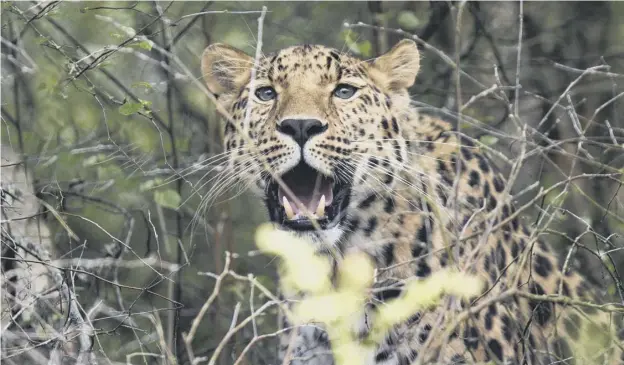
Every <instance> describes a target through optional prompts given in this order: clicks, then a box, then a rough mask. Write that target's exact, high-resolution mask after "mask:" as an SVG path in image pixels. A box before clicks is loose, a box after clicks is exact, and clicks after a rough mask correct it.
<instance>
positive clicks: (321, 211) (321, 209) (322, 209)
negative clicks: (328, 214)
mask: <svg viewBox="0 0 624 365" xmlns="http://www.w3.org/2000/svg"><path fill="white" fill-rule="evenodd" d="M315 213H316V216H317V217H318V218H322V217H324V216H325V195H321V199H319V203H318V206H317V207H316V212H315Z"/></svg>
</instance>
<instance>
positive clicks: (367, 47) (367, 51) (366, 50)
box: [358, 41, 373, 57]
mask: <svg viewBox="0 0 624 365" xmlns="http://www.w3.org/2000/svg"><path fill="white" fill-rule="evenodd" d="M358 48H359V49H360V53H361V54H362V56H364V57H370V56H371V55H372V54H373V45H372V44H371V42H369V41H364V42H360V43H359V44H358Z"/></svg>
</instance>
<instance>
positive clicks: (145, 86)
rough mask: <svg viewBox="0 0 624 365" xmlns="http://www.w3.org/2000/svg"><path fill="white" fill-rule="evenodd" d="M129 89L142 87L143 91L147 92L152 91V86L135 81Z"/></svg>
mask: <svg viewBox="0 0 624 365" xmlns="http://www.w3.org/2000/svg"><path fill="white" fill-rule="evenodd" d="M130 87H132V88H140V87H142V88H143V89H145V90H144V91H149V90H151V89H152V84H150V83H149V82H147V81H137V82H135V83H133V84H132V85H130Z"/></svg>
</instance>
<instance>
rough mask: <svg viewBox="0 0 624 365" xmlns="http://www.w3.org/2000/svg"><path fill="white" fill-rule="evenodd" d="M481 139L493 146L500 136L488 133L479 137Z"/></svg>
mask: <svg viewBox="0 0 624 365" xmlns="http://www.w3.org/2000/svg"><path fill="white" fill-rule="evenodd" d="M479 141H480V142H481V143H483V144H484V145H486V146H493V145H495V144H496V142H498V138H496V137H494V136H490V135H487V134H486V135H484V136H481V138H479Z"/></svg>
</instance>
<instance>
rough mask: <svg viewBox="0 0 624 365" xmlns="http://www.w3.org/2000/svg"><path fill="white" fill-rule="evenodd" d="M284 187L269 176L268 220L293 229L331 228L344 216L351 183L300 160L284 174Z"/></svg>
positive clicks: (282, 178) (267, 196) (267, 195)
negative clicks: (343, 181)
mask: <svg viewBox="0 0 624 365" xmlns="http://www.w3.org/2000/svg"><path fill="white" fill-rule="evenodd" d="M280 179H281V180H282V182H283V183H284V185H286V188H284V187H283V186H282V185H281V184H278V182H277V181H275V180H274V179H271V180H270V182H269V184H267V194H266V205H267V208H268V210H269V217H270V219H271V221H273V222H276V223H279V224H280V225H282V226H283V227H285V228H288V229H292V230H296V231H308V230H314V229H317V228H320V229H329V228H333V227H334V226H336V224H338V223H339V222H340V221H341V220H342V219H344V213H343V212H344V210H345V208H346V207H347V205H348V204H349V195H350V194H349V193H350V190H351V188H350V186H349V185H348V184H345V183H342V182H340V181H337V180H335V179H333V178H331V177H328V176H325V175H323V174H321V173H320V172H318V171H317V170H315V169H314V168H312V167H310V166H309V165H308V164H306V163H305V162H300V163H299V164H298V165H297V166H295V167H294V168H293V169H291V170H289V171H288V172H286V173H285V174H283V175H282V176H281V177H280Z"/></svg>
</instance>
